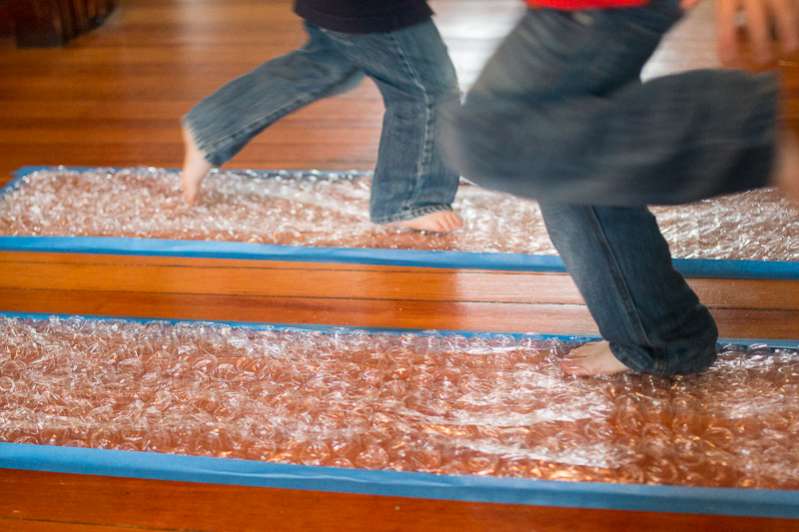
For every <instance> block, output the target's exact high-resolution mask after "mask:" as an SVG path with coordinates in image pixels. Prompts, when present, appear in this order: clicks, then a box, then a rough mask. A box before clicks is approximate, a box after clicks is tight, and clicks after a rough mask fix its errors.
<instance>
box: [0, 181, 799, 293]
mask: <svg viewBox="0 0 799 532" xmlns="http://www.w3.org/2000/svg"><path fill="white" fill-rule="evenodd" d="M48 168H52V167H46V166H31V167H25V168H22V169H20V170H18V171H17V172H15V177H14V179H12V181H11V182H10V183H9V184H7V185H6V186H5V187H3V189H0V195H1V194H3V193H4V192H6V191H8V190H10V189H11V187H13V186H16V184H17V183H18V182H19V180H20V179H22V178H23V177H25V176H27V175H30V174H31V173H33V172H36V171H39V170H44V169H48ZM92 169H93V168H89V167H70V168H69V170H75V171H89V170H92ZM0 251H41V252H57V253H97V254H116V255H145V256H165V257H194V258H223V259H246V260H272V261H287V262H325V263H338V264H369V265H378V266H405V267H426V268H452V269H480V270H502V271H529V272H560V273H563V272H565V271H566V268H565V266H564V264H563V261H561V259H560V257H557V256H551V255H524V254H518V253H472V252H452V251H422V250H394V249H375V248H362V249H355V248H322V247H300V246H276V245H268V244H251V243H243V242H216V241H191V240H158V239H144V238H115V237H61V236H47V237H36V236H5V237H0ZM674 265H675V267H676V268H677V269H678V270H679V271H680V272H681V273H682V274H683V275H685V276H687V277H715V278H729V279H781V280H799V262H786V261H758V260H708V259H675V260H674Z"/></svg>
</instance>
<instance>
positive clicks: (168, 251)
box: [0, 167, 799, 279]
mask: <svg viewBox="0 0 799 532" xmlns="http://www.w3.org/2000/svg"><path fill="white" fill-rule="evenodd" d="M207 181H208V183H207V187H206V188H207V189H208V197H207V198H206V201H205V202H204V203H202V204H201V205H200V206H198V207H196V208H193V209H188V208H186V207H185V206H184V205H183V204H182V203H181V202H180V200H179V193H178V191H177V189H176V188H175V187H176V181H175V174H174V173H170V172H169V171H165V170H162V169H156V168H131V169H114V168H41V167H32V168H27V169H23V170H20V171H19V172H18V173H17V174H16V178H15V179H14V181H13V182H12V183H11V184H10V185H7V186H6V187H5V188H4V189H3V190H0V235H5V236H0V246H2V247H3V248H4V249H9V250H12V249H13V250H37V251H48V250H49V251H65V252H87V253H136V254H154V255H179V256H196V257H218V258H225V257H227V258H260V259H269V260H297V261H322V262H350V263H366V264H391V265H406V266H437V267H446V268H484V269H503V270H532V271H562V270H563V265H562V263H561V261H560V259H559V258H557V257H555V256H554V255H555V252H554V249H553V248H552V246H551V243H549V239H548V238H547V235H546V231H545V230H544V228H543V223H542V220H541V216H540V213H539V211H538V207H537V205H536V204H535V203H534V202H526V201H521V200H518V199H516V198H511V197H508V196H505V195H501V194H496V193H493V192H489V191H485V190H481V189H478V188H476V187H471V186H464V187H462V188H461V191H460V193H459V199H458V201H457V202H456V209H457V210H458V211H459V212H460V213H461V215H462V216H463V217H464V220H465V223H466V228H465V229H464V230H462V231H458V232H456V233H454V234H451V235H419V234H412V233H397V232H395V231H390V230H387V229H386V228H381V227H376V226H373V225H371V224H370V223H369V222H368V218H367V217H366V216H365V213H366V210H367V209H366V203H367V200H368V188H369V184H368V174H366V173H363V172H319V171H300V170H297V171H287V170H274V171H267V170H263V171H249V170H247V171H226V172H216V173H212V174H211V176H209V178H208V180H207ZM120 205H122V207H121V208H120ZM653 211H654V212H655V214H656V215H657V217H658V221H659V223H660V225H661V229H662V230H663V232H664V234H665V235H666V237H667V239H668V240H669V243H670V246H671V247H672V252H673V254H674V256H675V257H677V260H676V263H677V266H678V268H680V270H681V271H682V272H683V273H684V274H686V275H688V276H712V277H750V278H767V279H771V278H781V279H796V278H799V212H797V211H795V210H792V208H791V207H790V206H788V205H787V202H785V201H784V200H782V199H781V198H780V197H779V195H778V194H777V193H775V192H774V191H771V190H768V189H767V190H763V191H752V192H751V193H745V194H741V195H735V196H730V197H725V198H720V199H717V200H709V201H706V202H700V203H697V204H693V205H688V206H684V207H678V208H665V207H658V208H655V209H653ZM75 213H80V215H79V216H76V215H75ZM497 213H501V214H497ZM64 236H69V237H68V238H64ZM685 259H688V260H685Z"/></svg>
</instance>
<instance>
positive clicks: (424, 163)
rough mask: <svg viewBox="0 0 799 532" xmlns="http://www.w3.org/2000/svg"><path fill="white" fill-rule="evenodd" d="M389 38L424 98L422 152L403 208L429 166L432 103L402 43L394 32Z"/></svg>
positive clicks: (411, 200)
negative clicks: (412, 184)
mask: <svg viewBox="0 0 799 532" xmlns="http://www.w3.org/2000/svg"><path fill="white" fill-rule="evenodd" d="M388 36H389V38H390V39H391V41H392V43H393V44H394V49H395V51H396V52H397V54H398V55H399V57H400V61H401V62H402V65H403V66H404V67H405V71H406V73H407V74H408V75H409V76H410V78H411V79H412V80H413V83H414V85H416V86H417V87H418V88H419V89H420V90H421V91H422V97H423V98H424V107H425V122H424V135H423V136H424V138H423V139H422V154H421V157H420V158H419V161H418V162H417V165H416V182H415V186H414V190H413V191H411V196H410V197H409V198H408V199H407V200H406V201H405V203H404V204H403V208H407V207H408V206H410V205H413V204H414V203H415V202H416V200H417V199H418V198H419V196H420V195H421V193H422V176H423V175H424V173H425V170H426V169H427V168H428V167H429V166H430V159H431V158H432V151H433V150H432V144H433V142H432V140H431V137H432V135H431V129H432V117H433V105H432V102H431V98H430V95H429V94H428V92H427V88H426V87H425V86H424V83H422V81H421V78H420V77H419V73H418V72H417V71H416V69H414V68H413V65H412V64H411V62H410V61H408V57H407V56H406V54H405V51H404V50H403V48H402V44H401V43H400V41H399V39H398V38H397V36H396V34H395V33H394V32H390V33H389V34H388Z"/></svg>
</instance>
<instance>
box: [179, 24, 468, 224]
mask: <svg viewBox="0 0 799 532" xmlns="http://www.w3.org/2000/svg"><path fill="white" fill-rule="evenodd" d="M305 28H306V31H307V33H308V36H309V40H308V42H307V43H306V44H305V46H304V47H303V48H301V49H299V50H296V51H294V52H291V53H289V54H287V55H285V56H282V57H279V58H277V59H274V60H272V61H269V62H267V63H264V64H263V65H261V66H260V67H258V68H256V69H255V70H253V71H252V72H250V73H248V74H246V75H244V76H242V77H240V78H238V79H235V80H233V81H231V82H230V83H228V84H227V85H225V86H224V87H222V88H221V89H219V90H218V91H217V92H215V93H214V94H212V95H211V96H209V97H207V98H205V99H204V100H202V101H201V102H200V103H199V104H198V105H197V106H196V107H194V109H192V110H191V112H189V113H188V115H186V117H185V118H184V124H185V125H186V126H187V127H188V128H189V130H190V131H191V132H192V134H193V136H194V139H195V140H196V142H197V144H198V146H199V148H200V150H201V151H202V153H203V154H204V155H205V157H206V159H207V160H208V161H209V162H210V163H212V164H214V165H221V164H222V163H224V162H226V161H228V160H230V159H231V158H232V157H233V156H234V155H235V154H236V153H238V152H239V151H240V150H241V149H242V148H244V146H245V145H246V144H247V143H248V142H249V141H250V140H251V139H252V138H253V137H254V136H255V135H257V134H258V133H260V132H261V131H262V130H263V129H264V128H266V127H268V126H269V125H270V124H272V123H274V122H275V121H277V120H279V119H280V118H282V117H283V116H285V115H287V114H289V113H291V112H292V111H295V110H296V109H299V108H301V107H303V106H305V105H308V104H310V103H312V102H314V101H316V100H318V99H320V98H324V97H327V96H333V95H335V94H339V93H342V92H345V91H347V90H349V89H351V88H353V87H355V86H356V85H358V83H359V82H360V81H361V80H362V79H363V77H364V75H366V76H368V77H370V78H371V79H372V80H373V81H374V82H375V83H376V84H377V87H378V88H379V90H380V92H381V94H382V96H383V101H384V103H385V116H384V119H383V132H382V135H381V139H380V151H379V154H378V161H377V168H376V169H375V172H374V178H373V181H372V197H371V202H370V215H371V218H372V220H373V221H374V222H375V223H390V222H396V221H401V220H408V219H411V218H416V217H419V216H421V215H424V214H428V213H432V212H436V211H442V210H450V209H451V204H452V202H453V201H454V199H455V194H456V192H457V188H458V178H459V176H458V174H457V173H455V172H454V171H453V170H451V169H449V168H448V167H447V166H446V165H445V164H444V162H443V160H442V157H441V155H440V152H439V150H438V147H437V145H436V142H435V139H436V137H437V136H438V135H437V129H438V127H439V124H440V123H439V116H440V113H439V110H440V109H441V106H442V105H444V104H447V103H449V102H453V101H454V102H457V101H458V100H459V92H458V82H457V77H456V74H455V69H454V67H453V65H452V62H451V61H450V59H449V55H448V54H447V49H446V46H445V45H444V42H443V41H442V39H441V36H440V35H439V33H438V30H437V28H436V27H435V25H434V24H433V22H432V21H429V20H428V21H426V22H423V23H420V24H417V25H414V26H411V27H408V28H403V29H401V30H398V31H394V32H389V33H372V34H358V35H355V34H344V33H337V32H332V31H327V30H323V29H321V28H318V27H316V26H313V25H311V24H308V23H306V24H305Z"/></svg>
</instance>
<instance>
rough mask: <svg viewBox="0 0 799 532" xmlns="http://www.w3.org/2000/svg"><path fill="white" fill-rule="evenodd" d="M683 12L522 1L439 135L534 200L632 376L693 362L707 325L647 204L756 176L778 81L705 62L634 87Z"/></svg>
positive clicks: (757, 181) (711, 341)
mask: <svg viewBox="0 0 799 532" xmlns="http://www.w3.org/2000/svg"><path fill="white" fill-rule="evenodd" d="M681 16H682V12H681V10H680V8H679V6H678V3H677V2H676V1H675V0H652V1H651V2H650V4H649V5H648V6H646V7H642V8H633V9H616V10H611V9H608V10H590V11H583V12H577V13H567V12H560V11H554V10H529V11H528V12H527V13H526V15H525V17H524V18H523V20H521V22H520V23H519V25H518V26H517V27H516V28H515V29H514V30H513V32H512V33H511V34H510V35H509V36H508V37H507V39H506V40H505V41H504V42H503V44H502V45H501V46H500V48H499V49H498V51H497V52H496V53H495V55H494V56H493V57H492V58H491V59H490V60H489V62H488V64H487V66H486V67H485V69H484V71H483V72H482V74H481V76H480V78H479V79H478V81H477V83H476V84H475V86H474V88H473V89H472V90H471V92H470V93H469V94H468V95H467V98H466V102H465V105H464V106H463V107H462V108H458V107H457V106H452V107H451V108H450V109H449V110H448V111H447V112H446V113H445V120H444V124H445V125H444V128H443V133H442V139H441V142H442V146H443V148H444V151H445V153H446V154H447V156H448V158H449V160H450V161H451V162H452V163H453V165H454V166H455V167H456V168H457V169H459V170H461V171H462V172H463V174H464V175H465V176H467V177H469V178H470V179H471V180H473V181H475V182H476V183H477V184H479V185H482V186H486V187H488V188H493V189H498V190H503V191H506V192H510V193H512V194H515V195H518V196H522V197H529V198H536V199H538V200H539V202H540V204H541V210H542V213H543V215H544V219H545V222H546V224H547V228H548V230H549V234H550V237H551V239H552V241H553V243H554V244H555V247H556V248H557V250H558V252H559V253H560V255H561V257H562V258H563V261H564V262H565V264H566V267H567V269H568V271H569V273H570V274H571V276H572V278H573V279H574V281H575V283H576V285H577V287H578V288H579V290H580V292H581V293H582V295H583V297H584V299H585V301H586V304H587V305H588V308H589V310H590V311H591V314H592V316H593V317H594V319H595V321H596V322H597V324H598V326H599V330H600V332H601V334H602V335H603V336H604V337H605V339H607V340H608V341H609V342H610V346H611V349H612V351H613V353H614V355H615V356H616V357H617V358H618V359H619V360H620V361H621V362H623V363H624V364H625V365H626V366H628V367H629V368H631V369H633V370H635V371H638V372H641V373H653V374H659V375H672V374H680V373H695V372H699V371H702V370H704V369H706V368H707V367H709V366H710V365H711V364H712V363H713V361H714V360H715V358H716V345H715V344H716V341H717V339H718V331H717V328H716V324H715V322H714V320H713V318H712V316H711V315H710V313H709V311H708V310H707V308H705V307H704V306H703V305H702V304H701V303H700V302H699V300H698V298H697V296H696V295H695V294H694V293H693V292H692V291H691V289H690V288H689V287H688V285H687V284H686V282H685V280H684V279H683V278H682V276H681V275H680V274H679V273H678V272H676V271H675V269H674V267H673V266H672V262H671V255H670V252H669V249H668V245H667V244H666V242H665V240H664V239H663V236H662V235H661V233H660V230H659V228H658V226H657V223H656V221H655V218H654V217H653V216H652V214H651V213H650V212H649V211H648V209H647V208H646V205H647V204H653V203H683V202H689V201H693V200H697V199H700V198H706V197H710V196H713V195H717V194H724V193H730V192H736V191H740V190H745V189H749V188H754V187H760V186H764V185H766V184H767V182H768V179H769V177H770V175H771V172H772V166H773V164H774V155H775V144H776V130H777V128H776V124H777V101H778V85H777V83H776V79H775V78H774V77H773V76H752V75H748V74H745V73H742V72H732V71H713V70H702V71H695V72H690V73H685V74H678V75H674V76H667V77H664V78H660V79H657V80H653V81H650V82H646V83H641V82H640V74H641V70H642V68H643V66H644V64H645V62H646V61H647V60H648V58H649V57H650V56H651V54H652V53H653V51H654V50H655V48H656V47H657V46H658V44H659V43H660V40H661V38H662V36H663V35H664V34H665V33H666V32H667V31H668V30H669V29H670V28H671V27H672V26H673V25H674V23H675V22H677V21H678V20H679V19H680V17H681Z"/></svg>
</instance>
